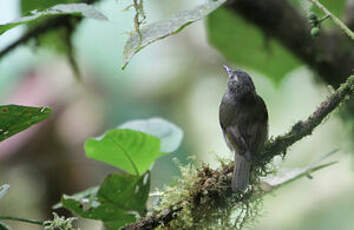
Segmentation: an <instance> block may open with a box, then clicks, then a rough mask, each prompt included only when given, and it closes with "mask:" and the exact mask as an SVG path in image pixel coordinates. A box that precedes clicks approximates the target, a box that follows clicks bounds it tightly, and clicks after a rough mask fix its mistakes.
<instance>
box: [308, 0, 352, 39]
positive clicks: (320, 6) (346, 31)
mask: <svg viewBox="0 0 354 230" xmlns="http://www.w3.org/2000/svg"><path fill="white" fill-rule="evenodd" d="M309 1H310V2H312V3H313V4H315V5H316V6H317V7H318V8H320V9H321V10H322V11H323V12H324V13H325V14H326V15H328V16H329V17H330V18H331V19H332V21H333V22H334V23H335V24H336V25H337V26H339V28H341V29H342V30H343V31H344V33H345V34H346V35H348V37H349V38H350V39H352V40H354V33H353V31H351V30H350V29H349V28H348V27H347V26H346V25H345V24H344V23H343V22H342V21H341V20H340V19H339V18H337V17H336V16H335V15H333V14H332V13H331V12H330V11H329V10H328V9H327V8H326V7H325V6H324V5H322V4H321V3H320V2H319V1H317V0H309Z"/></svg>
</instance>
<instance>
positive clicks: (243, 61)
mask: <svg viewBox="0 0 354 230" xmlns="http://www.w3.org/2000/svg"><path fill="white" fill-rule="evenodd" d="M206 26H207V33H208V34H207V35H208V41H209V43H210V44H211V45H212V46H214V47H215V48H216V49H218V50H219V51H220V52H221V53H222V54H223V56H224V57H225V58H226V59H227V60H229V61H230V62H233V63H234V64H236V65H237V66H240V67H244V68H250V69H253V70H256V71H258V72H260V73H262V74H264V75H265V76H267V77H268V78H270V79H271V80H272V81H273V82H274V83H276V84H278V83H280V81H281V80H282V79H283V78H284V77H285V75H286V74H287V73H288V72H289V71H291V70H293V69H294V68H296V67H298V66H299V65H301V64H302V63H301V62H300V61H299V60H298V59H297V58H296V57H295V56H294V55H293V54H291V53H290V52H289V51H288V50H286V49H285V48H284V47H283V46H282V45H280V44H279V42H277V41H275V40H268V38H266V37H264V34H263V33H262V32H261V31H260V30H259V29H258V28H257V27H256V26H254V25H251V24H249V23H248V22H246V21H245V20H244V19H242V18H241V17H240V16H238V15H236V14H235V13H233V12H231V11H229V10H227V9H226V8H220V9H218V10H216V11H214V12H213V13H212V14H210V15H209V16H208V17H207V23H206Z"/></svg>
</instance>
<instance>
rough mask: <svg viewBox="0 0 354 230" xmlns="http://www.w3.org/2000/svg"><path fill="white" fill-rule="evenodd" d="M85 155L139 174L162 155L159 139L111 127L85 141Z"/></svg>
mask: <svg viewBox="0 0 354 230" xmlns="http://www.w3.org/2000/svg"><path fill="white" fill-rule="evenodd" d="M84 147H85V151H86V155H87V156H88V157H90V158H93V159H95V160H99V161H103V162H105V163H107V164H110V165H113V166H115V167H117V168H120V169H123V170H125V171H126V172H128V173H130V174H135V175H141V174H143V173H144V172H145V171H146V170H148V169H149V168H150V167H151V164H152V163H153V162H154V161H155V160H156V159H157V158H158V157H160V156H162V155H164V153H163V152H161V149H160V140H159V139H158V138H157V137H154V136H152V135H149V134H145V133H142V132H139V131H134V130H129V129H113V130H109V131H107V132H106V133H105V134H104V135H103V136H102V137H99V138H96V139H92V138H90V139H88V140H87V141H86V142H85V146H84Z"/></svg>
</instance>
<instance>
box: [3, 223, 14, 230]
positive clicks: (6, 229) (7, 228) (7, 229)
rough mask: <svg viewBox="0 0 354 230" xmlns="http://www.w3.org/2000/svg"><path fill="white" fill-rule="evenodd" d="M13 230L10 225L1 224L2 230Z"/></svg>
mask: <svg viewBox="0 0 354 230" xmlns="http://www.w3.org/2000/svg"><path fill="white" fill-rule="evenodd" d="M11 229H12V228H10V226H9V225H7V224H5V223H3V222H0V230H11Z"/></svg>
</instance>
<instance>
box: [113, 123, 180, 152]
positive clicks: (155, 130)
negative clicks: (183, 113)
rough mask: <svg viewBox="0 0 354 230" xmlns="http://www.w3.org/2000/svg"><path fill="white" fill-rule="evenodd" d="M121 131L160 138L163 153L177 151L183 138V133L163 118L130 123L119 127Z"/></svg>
mask: <svg viewBox="0 0 354 230" xmlns="http://www.w3.org/2000/svg"><path fill="white" fill-rule="evenodd" d="M119 128H121V129H132V130H136V131H140V132H143V133H147V134H150V135H153V136H155V137H158V138H159V139H160V141H161V152H164V153H170V152H174V151H176V149H177V148H178V147H179V146H180V144H181V142H182V138H183V131H182V130H181V129H180V128H179V127H177V126H176V125H175V124H172V123H171V122H168V121H166V120H164V119H162V118H151V119H146V120H134V121H128V122H126V123H124V124H123V125H121V126H119Z"/></svg>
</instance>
